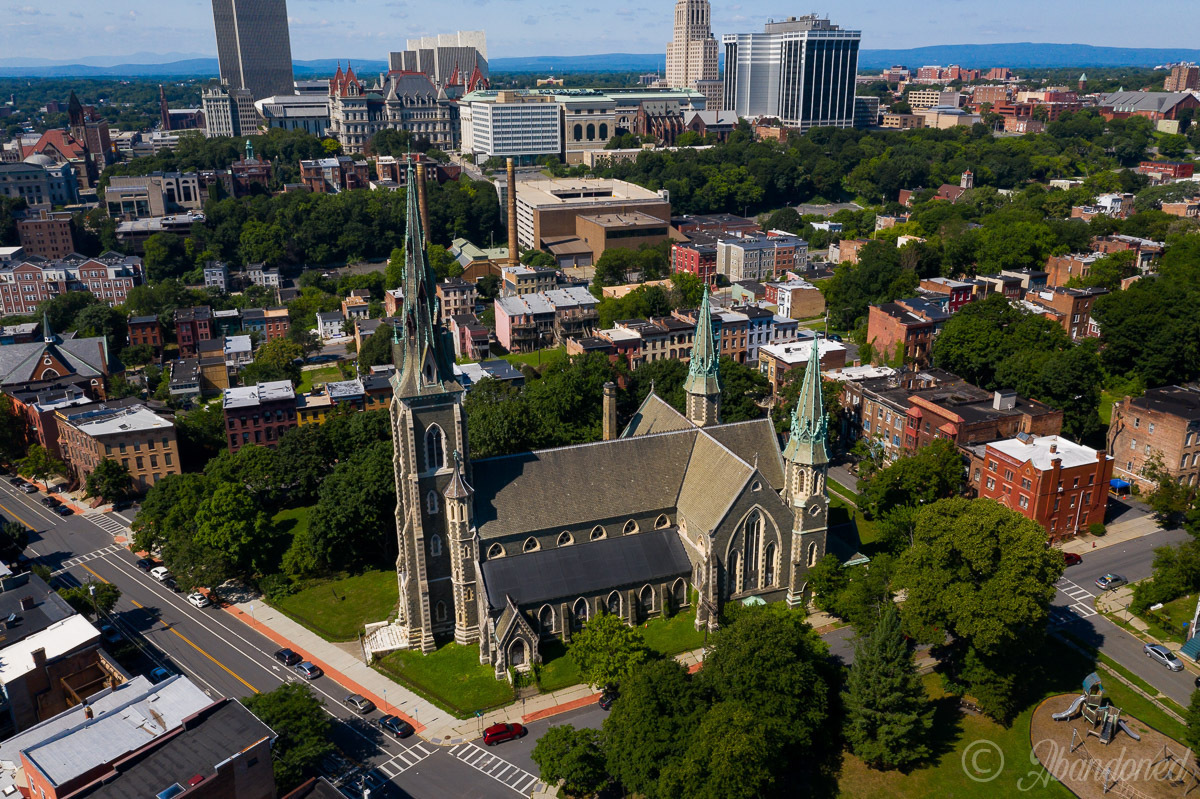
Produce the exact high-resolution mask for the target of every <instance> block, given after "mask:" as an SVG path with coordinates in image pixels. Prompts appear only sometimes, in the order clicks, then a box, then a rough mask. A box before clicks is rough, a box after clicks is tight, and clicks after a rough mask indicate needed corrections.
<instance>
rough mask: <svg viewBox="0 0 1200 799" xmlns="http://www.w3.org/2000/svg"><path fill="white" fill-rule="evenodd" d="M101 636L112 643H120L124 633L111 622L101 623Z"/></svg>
mask: <svg viewBox="0 0 1200 799" xmlns="http://www.w3.org/2000/svg"><path fill="white" fill-rule="evenodd" d="M100 637H101V638H103V639H104V640H105V641H107V642H108V643H110V644H116V643H120V641H121V638H122V635H121V631H120V630H118V629H117V628H116V627H113V626H112V625H111V624H101V625H100Z"/></svg>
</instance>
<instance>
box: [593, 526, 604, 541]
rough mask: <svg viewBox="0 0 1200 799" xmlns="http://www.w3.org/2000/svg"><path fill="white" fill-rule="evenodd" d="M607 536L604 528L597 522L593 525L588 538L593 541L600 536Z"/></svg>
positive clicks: (597, 539)
mask: <svg viewBox="0 0 1200 799" xmlns="http://www.w3.org/2000/svg"><path fill="white" fill-rule="evenodd" d="M607 536H608V534H607V533H606V532H604V528H603V527H601V526H600V525H598V524H597V525H596V526H595V527H593V528H592V534H591V536H590V538H591V539H592V540H593V541H599V540H600V539H601V538H605V537H607Z"/></svg>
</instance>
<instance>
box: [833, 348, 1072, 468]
mask: <svg viewBox="0 0 1200 799" xmlns="http://www.w3.org/2000/svg"><path fill="white" fill-rule="evenodd" d="M842 405H843V407H844V408H846V409H847V410H848V413H847V414H846V430H845V433H846V435H847V437H848V438H850V439H851V440H855V439H858V438H863V437H866V438H870V439H873V440H874V441H876V442H877V443H878V444H879V445H880V446H881V447H882V448H883V452H884V455H885V456H886V457H887V459H888V460H894V459H896V458H900V457H903V456H906V455H911V454H913V453H914V452H916V451H917V450H918V449H920V448H921V447H924V446H927V445H928V444H929V443H931V442H932V441H934V440H936V439H939V438H941V439H948V440H950V441H953V442H954V444H955V445H956V446H957V447H959V448H960V449H965V448H967V447H970V446H977V445H979V444H981V443H987V442H988V441H996V440H999V439H1003V438H1011V437H1013V436H1016V435H1017V434H1018V433H1029V434H1032V435H1056V434H1057V433H1058V432H1059V431H1061V430H1062V420H1063V414H1062V411H1059V410H1055V409H1054V408H1051V407H1049V406H1047V405H1044V404H1042V403H1040V402H1036V401H1034V400H1029V399H1025V398H1023V397H1018V396H1017V395H1016V394H1015V393H1014V392H1011V391H996V392H989V391H984V390H983V389H981V388H979V387H978V386H974V385H971V384H970V383H968V382H966V381H965V380H963V379H962V378H961V377H959V376H958V375H955V374H951V373H950V372H947V371H945V370H944V369H936V368H929V369H922V370H920V371H913V370H902V371H901V372H899V373H897V374H894V375H887V376H883V377H872V378H868V379H865V380H860V381H851V382H847V383H846V384H845V385H844V387H843V389H842Z"/></svg>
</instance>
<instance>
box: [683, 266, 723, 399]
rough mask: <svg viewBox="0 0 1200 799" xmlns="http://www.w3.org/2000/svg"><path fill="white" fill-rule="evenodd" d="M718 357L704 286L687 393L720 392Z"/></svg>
mask: <svg viewBox="0 0 1200 799" xmlns="http://www.w3.org/2000/svg"><path fill="white" fill-rule="evenodd" d="M720 357H721V344H720V341H718V339H717V336H716V333H715V332H714V331H713V323H712V308H711V307H710V306H709V304H708V286H705V287H704V298H703V299H701V300H700V310H699V311H697V312H696V340H695V343H694V344H693V345H692V361H691V363H690V364H689V366H688V376H687V380H685V381H684V383H683V390H684V391H685V392H687V393H688V394H720V393H721V378H720V375H719V374H718V368H719V365H720Z"/></svg>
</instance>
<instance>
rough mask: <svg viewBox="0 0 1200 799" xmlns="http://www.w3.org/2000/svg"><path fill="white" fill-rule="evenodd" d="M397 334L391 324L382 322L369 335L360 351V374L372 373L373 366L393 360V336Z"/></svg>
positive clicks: (382, 364)
mask: <svg viewBox="0 0 1200 799" xmlns="http://www.w3.org/2000/svg"><path fill="white" fill-rule="evenodd" d="M395 334H396V333H395V330H394V328H393V327H392V326H391V325H389V324H382V325H380V326H379V328H378V329H377V330H376V331H375V332H374V333H372V334H371V335H370V336H368V337H367V340H366V341H364V342H363V345H362V349H361V350H359V352H358V371H359V374H364V375H365V374H370V372H371V367H372V366H384V365H386V364H389V363H391V362H392V338H393V337H394V336H395Z"/></svg>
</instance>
